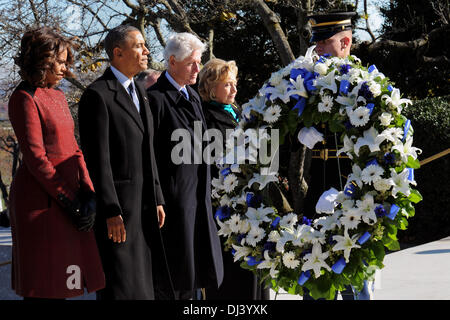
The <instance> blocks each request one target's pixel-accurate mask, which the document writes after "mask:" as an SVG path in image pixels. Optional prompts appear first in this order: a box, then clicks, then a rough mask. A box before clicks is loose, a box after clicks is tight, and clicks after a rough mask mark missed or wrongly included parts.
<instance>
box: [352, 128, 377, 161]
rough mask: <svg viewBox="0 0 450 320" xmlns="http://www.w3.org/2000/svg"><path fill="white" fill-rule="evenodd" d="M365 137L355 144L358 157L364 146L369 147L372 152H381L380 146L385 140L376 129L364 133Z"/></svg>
mask: <svg viewBox="0 0 450 320" xmlns="http://www.w3.org/2000/svg"><path fill="white" fill-rule="evenodd" d="M363 135H364V136H363V137H359V138H358V141H356V143H355V146H354V150H355V154H356V155H359V149H360V148H361V147H362V146H368V147H369V149H370V152H375V151H380V144H381V143H382V142H383V141H384V138H383V137H381V136H380V135H379V134H378V131H377V130H376V129H375V128H374V127H371V128H370V129H369V130H366V131H364V134H363Z"/></svg>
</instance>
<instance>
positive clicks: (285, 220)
mask: <svg viewBox="0 0 450 320" xmlns="http://www.w3.org/2000/svg"><path fill="white" fill-rule="evenodd" d="M297 220H298V217H297V215H296V214H295V213H293V212H292V213H288V214H287V215H285V216H284V217H282V218H281V220H280V227H282V228H288V229H292V228H293V227H294V224H296V223H297Z"/></svg>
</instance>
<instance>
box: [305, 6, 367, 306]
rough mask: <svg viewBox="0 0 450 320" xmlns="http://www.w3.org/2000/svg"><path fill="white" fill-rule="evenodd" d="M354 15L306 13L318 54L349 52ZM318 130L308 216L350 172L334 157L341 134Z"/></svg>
mask: <svg viewBox="0 0 450 320" xmlns="http://www.w3.org/2000/svg"><path fill="white" fill-rule="evenodd" d="M356 15H357V14H356V13H355V12H332V13H327V14H316V15H311V16H309V17H308V18H309V19H310V20H309V23H310V24H311V30H312V37H311V40H310V42H312V43H315V44H316V48H315V51H316V52H317V54H319V55H324V54H329V55H331V56H335V57H338V58H345V57H347V56H348V55H350V48H351V45H352V18H354V17H356ZM318 129H319V131H320V132H322V133H323V135H324V140H323V141H322V142H320V143H318V144H316V147H317V148H316V149H313V150H312V152H311V154H312V156H311V157H312V159H311V167H310V170H309V172H310V179H309V181H308V192H307V194H306V197H305V202H304V203H305V205H304V210H305V211H304V212H305V216H307V217H308V218H313V217H314V215H315V213H316V210H315V206H316V203H317V201H318V200H319V197H320V196H321V195H322V193H323V192H324V191H326V190H328V189H330V188H332V187H333V188H335V189H337V190H343V187H344V185H345V183H346V180H347V179H346V177H347V176H348V174H349V173H350V172H351V161H350V160H349V158H348V157H347V156H343V155H340V156H339V157H337V156H336V151H337V150H338V149H340V148H341V147H342V145H341V142H340V134H339V133H337V134H335V133H333V132H331V131H330V130H329V128H328V127H327V125H326V124H322V125H321V126H320V128H318ZM308 152H309V151H308ZM365 286H367V283H366V284H365ZM341 295H342V298H343V299H344V300H353V299H355V297H357V298H358V299H361V300H363V299H364V300H367V299H369V290H368V288H367V287H365V288H364V289H363V290H362V291H361V292H360V293H354V294H353V292H352V289H351V287H348V288H347V290H345V291H344V292H341ZM304 299H305V300H310V299H311V297H310V296H309V295H308V294H305V296H304Z"/></svg>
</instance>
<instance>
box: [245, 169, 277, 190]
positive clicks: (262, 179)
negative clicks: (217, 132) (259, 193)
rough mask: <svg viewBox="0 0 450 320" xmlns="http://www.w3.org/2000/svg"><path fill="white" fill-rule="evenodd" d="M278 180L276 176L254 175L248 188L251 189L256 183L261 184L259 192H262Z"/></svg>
mask: <svg viewBox="0 0 450 320" xmlns="http://www.w3.org/2000/svg"><path fill="white" fill-rule="evenodd" d="M277 181H278V178H277V177H276V176H275V174H262V175H261V174H259V173H255V174H254V175H253V178H251V179H250V181H249V182H248V185H247V186H248V187H249V188H251V187H252V186H253V184H254V183H258V184H259V188H258V190H262V189H264V187H265V186H266V184H268V183H270V182H277Z"/></svg>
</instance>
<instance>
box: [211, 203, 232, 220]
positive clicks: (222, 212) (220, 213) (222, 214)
mask: <svg viewBox="0 0 450 320" xmlns="http://www.w3.org/2000/svg"><path fill="white" fill-rule="evenodd" d="M230 214H231V208H230V207H228V206H222V207H219V208H218V209H217V210H216V214H215V215H214V218H216V219H217V218H219V220H220V221H222V220H223V219H225V218H228V217H230Z"/></svg>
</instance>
